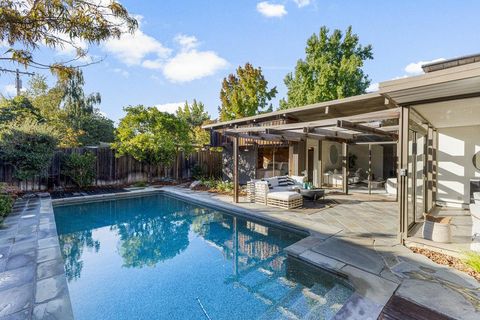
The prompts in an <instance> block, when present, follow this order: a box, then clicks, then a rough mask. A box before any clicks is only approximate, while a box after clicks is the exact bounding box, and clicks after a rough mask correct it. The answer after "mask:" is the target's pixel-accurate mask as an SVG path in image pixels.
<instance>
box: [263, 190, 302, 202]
mask: <svg viewBox="0 0 480 320" xmlns="http://www.w3.org/2000/svg"><path fill="white" fill-rule="evenodd" d="M267 197H268V198H269V199H275V200H282V201H290V200H295V199H301V198H302V195H301V194H299V193H298V192H294V191H278V192H270V193H269V194H268V195H267Z"/></svg>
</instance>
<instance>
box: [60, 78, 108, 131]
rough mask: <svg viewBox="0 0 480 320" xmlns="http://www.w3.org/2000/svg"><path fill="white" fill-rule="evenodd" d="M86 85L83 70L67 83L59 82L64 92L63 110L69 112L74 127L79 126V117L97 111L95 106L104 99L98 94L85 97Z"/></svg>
mask: <svg viewBox="0 0 480 320" xmlns="http://www.w3.org/2000/svg"><path fill="white" fill-rule="evenodd" d="M84 85H85V80H84V79H83V72H82V71H81V70H76V71H75V72H74V73H73V74H72V76H71V77H70V78H69V79H68V80H67V81H63V82H59V86H60V88H61V89H62V92H63V99H62V102H63V109H64V110H65V111H66V112H67V114H68V117H69V118H70V121H71V122H72V124H73V125H74V126H75V125H77V126H78V121H77V120H78V119H79V117H81V116H84V115H85V114H92V113H93V111H94V110H95V105H97V104H100V102H102V98H101V96H100V93H98V92H96V93H91V94H89V95H85V92H84V91H83V86H84ZM76 129H80V128H76Z"/></svg>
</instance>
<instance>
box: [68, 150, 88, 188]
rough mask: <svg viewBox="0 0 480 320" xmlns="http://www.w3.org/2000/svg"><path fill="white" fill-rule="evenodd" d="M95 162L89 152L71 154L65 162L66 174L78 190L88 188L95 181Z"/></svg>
mask: <svg viewBox="0 0 480 320" xmlns="http://www.w3.org/2000/svg"><path fill="white" fill-rule="evenodd" d="M95 162H96V157H95V155H94V154H93V153H91V152H86V153H84V154H79V153H72V154H71V155H69V156H67V159H66V161H65V164H66V167H67V172H66V174H67V176H69V177H70V178H71V179H72V180H73V182H75V184H76V185H77V186H79V187H80V188H85V187H87V186H90V185H91V184H92V182H93V180H94V179H95Z"/></svg>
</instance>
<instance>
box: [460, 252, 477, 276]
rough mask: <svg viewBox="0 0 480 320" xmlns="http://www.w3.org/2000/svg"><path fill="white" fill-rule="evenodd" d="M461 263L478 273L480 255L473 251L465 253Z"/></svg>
mask: <svg viewBox="0 0 480 320" xmlns="http://www.w3.org/2000/svg"><path fill="white" fill-rule="evenodd" d="M463 262H464V263H465V264H466V265H467V266H469V267H470V268H472V269H473V270H475V271H476V272H480V254H478V253H476V252H473V251H469V252H466V253H465V258H464V259H463Z"/></svg>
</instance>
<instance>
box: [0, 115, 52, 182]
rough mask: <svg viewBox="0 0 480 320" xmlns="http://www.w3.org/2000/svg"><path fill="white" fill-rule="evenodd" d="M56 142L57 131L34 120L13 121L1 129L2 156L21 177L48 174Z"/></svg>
mask: <svg viewBox="0 0 480 320" xmlns="http://www.w3.org/2000/svg"><path fill="white" fill-rule="evenodd" d="M56 145H57V136H56V133H55V131H54V130H53V129H52V128H51V127H48V126H47V125H45V124H38V123H36V122H33V121H25V122H23V123H21V124H19V123H11V124H9V125H7V126H6V127H5V128H3V129H2V131H1V132H0V158H1V159H3V161H5V162H6V163H8V164H10V165H12V166H13V168H14V175H15V177H17V178H18V179H20V180H27V179H30V178H33V177H35V176H43V175H45V174H46V172H47V169H48V167H49V166H50V163H51V161H52V157H53V153H54V151H55V147H56Z"/></svg>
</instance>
